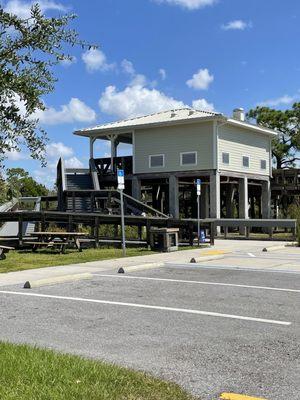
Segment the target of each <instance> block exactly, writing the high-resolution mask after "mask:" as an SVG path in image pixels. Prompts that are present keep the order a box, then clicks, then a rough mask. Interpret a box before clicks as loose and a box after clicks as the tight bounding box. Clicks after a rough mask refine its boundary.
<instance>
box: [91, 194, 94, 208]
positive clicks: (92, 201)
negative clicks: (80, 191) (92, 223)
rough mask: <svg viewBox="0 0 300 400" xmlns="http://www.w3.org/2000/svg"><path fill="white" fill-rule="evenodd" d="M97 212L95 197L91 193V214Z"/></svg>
mask: <svg viewBox="0 0 300 400" xmlns="http://www.w3.org/2000/svg"><path fill="white" fill-rule="evenodd" d="M94 211H95V195H94V193H91V212H94Z"/></svg>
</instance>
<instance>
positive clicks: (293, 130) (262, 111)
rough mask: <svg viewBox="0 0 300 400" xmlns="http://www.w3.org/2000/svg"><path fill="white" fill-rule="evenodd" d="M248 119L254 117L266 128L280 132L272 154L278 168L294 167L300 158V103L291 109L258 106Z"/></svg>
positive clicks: (250, 112) (251, 111) (248, 115)
mask: <svg viewBox="0 0 300 400" xmlns="http://www.w3.org/2000/svg"><path fill="white" fill-rule="evenodd" d="M247 117H248V119H250V120H251V119H252V120H253V119H254V120H256V122H257V123H258V124H260V125H263V126H265V127H266V128H270V129H274V130H275V131H277V132H278V137H277V138H275V139H273V142H272V154H273V157H274V159H275V161H276V168H278V169H280V168H287V167H293V166H294V165H295V162H296V161H298V160H300V158H299V156H298V152H299V150H300V103H295V104H294V105H293V106H292V109H290V110H284V111H282V110H274V109H271V108H269V107H256V108H255V109H252V110H250V111H249V112H248V114H247Z"/></svg>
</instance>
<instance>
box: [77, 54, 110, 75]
mask: <svg viewBox="0 0 300 400" xmlns="http://www.w3.org/2000/svg"><path fill="white" fill-rule="evenodd" d="M81 58H82V60H83V62H84V63H85V66H86V69H87V70H88V71H89V72H94V71H108V70H109V69H113V68H114V67H115V64H108V63H107V58H106V55H105V54H104V53H103V51H102V50H99V49H90V50H87V51H86V52H84V53H83V54H82V56H81Z"/></svg>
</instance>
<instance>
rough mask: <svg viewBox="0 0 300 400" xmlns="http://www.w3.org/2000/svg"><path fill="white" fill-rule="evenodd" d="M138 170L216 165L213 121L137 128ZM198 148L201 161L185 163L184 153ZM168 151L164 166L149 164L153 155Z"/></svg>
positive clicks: (188, 169) (136, 155)
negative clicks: (181, 160) (183, 161)
mask: <svg viewBox="0 0 300 400" xmlns="http://www.w3.org/2000/svg"><path fill="white" fill-rule="evenodd" d="M134 146H135V148H134V154H135V173H151V172H152V173H153V172H172V171H192V170H201V169H213V123H212V122H200V123H194V124H188V125H183V124H182V125H174V126H165V127H161V128H153V129H141V130H136V132H135V140H134ZM189 151H197V165H195V166H181V165H180V153H181V152H189ZM151 154H164V155H165V166H164V168H149V155H151Z"/></svg>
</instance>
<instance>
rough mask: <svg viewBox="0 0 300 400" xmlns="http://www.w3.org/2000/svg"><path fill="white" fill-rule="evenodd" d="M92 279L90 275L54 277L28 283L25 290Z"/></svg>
mask: <svg viewBox="0 0 300 400" xmlns="http://www.w3.org/2000/svg"><path fill="white" fill-rule="evenodd" d="M92 277H93V275H92V274H89V273H84V274H74V275H62V276H54V277H51V278H45V279H39V280H36V281H26V282H25V284H24V289H30V288H33V287H40V286H47V285H55V284H58V283H66V282H75V281H81V280H83V279H91V278H92Z"/></svg>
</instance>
